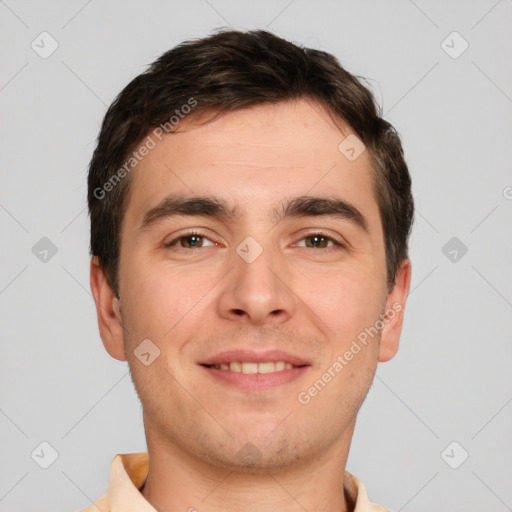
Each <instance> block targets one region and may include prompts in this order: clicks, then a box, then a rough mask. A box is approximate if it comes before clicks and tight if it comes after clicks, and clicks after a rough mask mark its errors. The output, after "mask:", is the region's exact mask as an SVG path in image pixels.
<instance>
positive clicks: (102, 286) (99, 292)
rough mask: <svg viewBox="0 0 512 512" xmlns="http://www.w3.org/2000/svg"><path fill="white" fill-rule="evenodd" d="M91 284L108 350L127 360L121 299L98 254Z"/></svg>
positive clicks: (120, 359) (92, 268) (97, 314)
mask: <svg viewBox="0 0 512 512" xmlns="http://www.w3.org/2000/svg"><path fill="white" fill-rule="evenodd" d="M90 285H91V291H92V295H93V297H94V303H95V306H96V316H97V319H98V328H99V331H100V336H101V339H102V341H103V345H104V347H105V349H106V351H107V352H108V353H109V354H110V355H111V356H112V357H113V358H114V359H118V360H119V361H126V355H125V352H124V343H123V322H122V316H121V307H120V304H119V300H118V299H116V297H115V294H114V291H113V290H112V288H111V287H110V285H109V283H108V281H107V278H106V276H105V274H104V272H103V269H102V268H101V266H100V264H99V260H98V257H97V256H93V257H92V258H91V267H90Z"/></svg>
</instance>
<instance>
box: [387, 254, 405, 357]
mask: <svg viewBox="0 0 512 512" xmlns="http://www.w3.org/2000/svg"><path fill="white" fill-rule="evenodd" d="M411 272H412V265H411V262H410V260H409V259H408V258H406V259H404V260H402V261H401V262H400V266H399V268H398V271H397V274H396V278H395V284H394V286H393V288H392V289H391V290H390V291H389V292H388V296H387V303H386V310H385V312H384V318H383V321H384V327H383V328H382V331H381V339H380V349H379V361H380V362H381V363H383V362H385V361H389V360H390V359H391V358H393V357H394V356H395V354H396V353H397V352H398V345H399V341H400V334H401V332H402V325H403V321H404V312H405V302H406V301H407V296H408V295H409V287H410V285H411Z"/></svg>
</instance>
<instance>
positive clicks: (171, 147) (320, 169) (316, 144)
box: [127, 100, 376, 220]
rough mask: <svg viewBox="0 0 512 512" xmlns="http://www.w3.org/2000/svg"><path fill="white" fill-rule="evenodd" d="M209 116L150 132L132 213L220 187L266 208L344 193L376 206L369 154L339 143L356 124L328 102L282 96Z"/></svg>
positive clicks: (235, 200)
mask: <svg viewBox="0 0 512 512" xmlns="http://www.w3.org/2000/svg"><path fill="white" fill-rule="evenodd" d="M209 118H211V114H210V115H209ZM204 121H205V116H204V115H203V116H195V117H194V116H192V117H190V119H187V118H185V119H184V120H182V121H181V122H180V125H179V126H178V131H176V132H174V133H172V134H168V135H165V136H164V137H163V138H162V140H161V141H159V140H158V139H157V138H156V137H155V136H154V135H153V136H152V135H151V134H150V136H152V137H153V139H154V142H155V143H156V145H155V147H154V148H153V149H151V150H150V151H149V153H148V154H147V155H146V156H145V157H144V158H143V159H142V160H141V161H140V162H139V163H138V164H137V166H136V167H135V169H134V171H133V173H132V177H131V179H132V180H133V183H132V187H131V194H130V195H131V198H130V201H129V208H128V212H127V216H133V220H135V217H138V218H140V217H141V216H143V215H144V212H145V211H147V209H148V208H150V207H151V206H154V205H155V204H157V203H158V202H159V201H160V200H161V199H162V198H164V197H165V196H166V195H168V194H169V193H177V194H183V195H215V196H217V197H223V198H225V200H226V201H227V202H228V203H230V204H232V205H233V206H234V207H235V206H239V207H242V209H243V211H244V212H247V211H249V213H251V212H253V213H254V214H257V213H258V214H260V215H262V214H263V211H264V210H265V208H266V206H268V209H269V210H270V209H271V208H274V207H275V205H276V204H277V203H279V202H281V201H282V199H283V197H289V196H291V195H294V196H295V195H308V194H311V195H322V194H324V195H326V194H328V195H331V196H332V195H333V194H336V193H339V194H338V195H339V196H340V197H341V198H344V199H346V200H348V201H350V202H352V203H353V202H357V203H358V204H359V206H360V207H361V208H362V209H365V210H366V211H367V212H366V213H367V215H368V216H369V217H370V218H371V216H372V215H374V214H375V212H376V202H375V198H374V194H373V180H372V177H371V159H370V156H369V155H368V154H367V151H363V152H362V153H361V155H360V156H359V157H358V158H356V159H355V160H350V159H348V158H347V156H346V154H345V153H343V151H340V149H339V147H340V143H342V142H343V141H344V140H345V139H346V137H347V136H351V137H354V135H353V134H352V130H351V129H350V128H349V127H348V126H345V125H341V126H337V125H336V124H335V123H334V122H333V120H332V119H331V117H330V116H329V114H328V113H327V112H326V111H325V110H324V109H323V108H322V107H320V106H318V105H316V104H314V103H312V102H310V101H306V100H298V101H294V102H281V103H277V104H269V105H266V104H265V105H258V106H255V107H251V108H247V109H242V110H237V111H234V112H230V113H228V114H224V115H222V116H220V117H218V118H217V119H215V120H213V121H209V122H204ZM351 134H352V135H351ZM348 140H352V139H348ZM342 148H343V146H342ZM357 149H360V148H357ZM271 203H273V204H271Z"/></svg>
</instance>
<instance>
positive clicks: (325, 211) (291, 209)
mask: <svg viewBox="0 0 512 512" xmlns="http://www.w3.org/2000/svg"><path fill="white" fill-rule="evenodd" d="M241 214H242V212H241V210H240V209H239V208H238V207H236V206H230V205H228V203H226V201H224V200H223V199H221V198H217V197H211V196H180V195H170V196H167V197H165V198H164V199H162V200H161V201H160V202H159V203H158V204H157V205H156V206H155V207H153V208H151V209H150V210H148V211H147V212H146V213H145V215H144V218H143V220H142V223H141V225H140V228H139V229H140V230H141V231H144V230H148V229H149V228H150V227H151V226H153V225H154V224H156V223H157V222H159V221H162V220H164V219H168V218H172V217H177V216H206V217H211V218H215V219H220V220H227V221H233V220H236V219H237V218H240V217H241ZM320 216H323V217H336V218H338V219H341V220H349V221H351V222H353V223H354V224H355V225H356V226H357V227H359V228H360V229H362V230H363V231H366V232H368V222H367V221H366V219H365V217H364V216H363V214H362V213H361V212H360V211H359V210H358V209H357V208H356V207H355V206H354V205H353V204H351V203H349V202H347V201H344V200H343V199H340V198H337V197H315V196H299V197H294V198H291V199H288V200H287V201H285V202H283V203H281V205H280V206H278V207H276V208H274V209H273V211H272V218H273V219H274V220H275V222H276V223H277V222H280V221H281V220H284V219H288V218H301V217H320Z"/></svg>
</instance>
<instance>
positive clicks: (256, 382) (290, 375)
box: [201, 366, 309, 391]
mask: <svg viewBox="0 0 512 512" xmlns="http://www.w3.org/2000/svg"><path fill="white" fill-rule="evenodd" d="M201 368H203V370H206V371H207V372H208V373H209V374H210V375H211V376H212V377H213V378H214V379H217V380H219V381H221V382H223V383H225V384H229V385H231V386H235V387H238V388H240V389H242V390H244V391H262V390H265V389H270V388H275V387H277V386H281V385H283V384H288V383H290V382H293V381H294V380H296V379H298V378H299V377H301V376H302V375H304V373H305V372H306V371H307V370H308V368H309V366H297V367H295V368H289V369H287V370H281V371H278V372H272V373H242V372H232V371H231V370H220V369H218V368H208V367H207V366H201Z"/></svg>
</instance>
